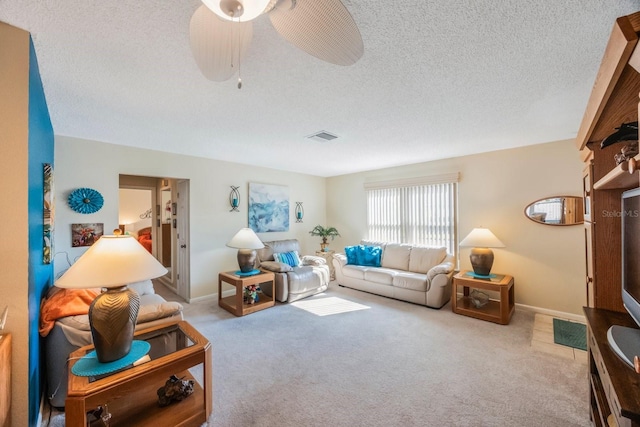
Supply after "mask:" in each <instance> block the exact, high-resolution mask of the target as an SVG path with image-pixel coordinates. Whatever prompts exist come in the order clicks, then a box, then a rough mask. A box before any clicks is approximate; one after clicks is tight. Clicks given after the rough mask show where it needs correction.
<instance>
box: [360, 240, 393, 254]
mask: <svg viewBox="0 0 640 427" xmlns="http://www.w3.org/2000/svg"><path fill="white" fill-rule="evenodd" d="M360 244H361V245H364V246H380V248H382V251H384V247H385V246H386V245H387V242H378V241H376V240H365V239H363V240H360Z"/></svg>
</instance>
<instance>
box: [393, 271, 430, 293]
mask: <svg viewBox="0 0 640 427" xmlns="http://www.w3.org/2000/svg"><path fill="white" fill-rule="evenodd" d="M393 286H396V287H398V288H404V289H411V290H412V291H420V292H426V291H428V290H429V287H428V282H427V275H426V274H421V273H412V272H410V271H407V272H404V271H399V272H397V273H396V275H395V276H394V277H393Z"/></svg>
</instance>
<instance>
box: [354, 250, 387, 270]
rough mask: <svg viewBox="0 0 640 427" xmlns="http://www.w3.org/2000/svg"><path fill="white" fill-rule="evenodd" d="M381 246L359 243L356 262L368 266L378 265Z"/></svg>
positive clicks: (380, 256) (380, 257)
mask: <svg viewBox="0 0 640 427" xmlns="http://www.w3.org/2000/svg"><path fill="white" fill-rule="evenodd" d="M381 259H382V248H381V247H380V246H363V245H360V247H359V250H358V264H359V265H367V266H370V267H380V261H381Z"/></svg>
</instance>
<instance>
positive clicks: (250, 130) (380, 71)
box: [0, 0, 640, 176]
mask: <svg viewBox="0 0 640 427" xmlns="http://www.w3.org/2000/svg"><path fill="white" fill-rule="evenodd" d="M299 1H313V0H299ZM344 4H345V6H346V7H347V8H348V9H349V11H350V12H351V14H352V16H353V18H354V20H355V22H356V23H357V24H358V26H359V28H360V32H361V34H362V38H363V40H364V55H363V57H362V58H361V59H360V61H359V62H357V63H356V64H355V65H353V66H349V67H342V66H337V65H332V64H328V63H324V62H322V61H320V60H318V59H316V58H314V57H312V56H310V55H308V54H306V53H304V52H302V51H300V50H298V49H297V48H295V47H294V46H291V45H289V44H288V42H286V41H285V40H284V39H282V38H281V37H280V36H278V34H277V33H276V32H275V30H274V29H273V27H272V26H271V23H270V21H269V19H268V18H267V17H259V18H258V19H257V20H256V21H255V24H254V36H253V41H252V44H251V46H250V48H249V51H248V53H247V57H246V59H244V60H243V62H242V81H243V86H242V89H241V90H238V89H237V87H236V81H235V79H231V80H229V81H226V82H222V83H217V82H211V81H209V80H207V79H205V78H204V77H203V76H202V74H201V73H200V71H199V70H198V67H197V65H196V63H195V61H194V60H193V57H192V55H191V50H190V47H189V20H190V18H191V15H192V14H193V13H194V11H195V10H196V9H197V8H198V7H199V5H200V2H199V1H197V0H184V1H161V0H121V1H115V0H114V1H97V0H55V1H54V0H0V21H3V22H6V23H8V24H11V25H14V26H16V27H19V28H23V29H25V30H28V31H30V32H31V34H32V36H33V40H34V45H35V49H36V53H37V55H38V62H39V66H40V72H41V75H42V80H43V84H44V90H45V94H46V97H47V102H48V105H49V111H50V114H51V120H52V123H53V129H54V132H55V133H56V135H65V136H73V137H77V138H85V139H91V140H97V141H103V142H108V143H113V144H120V145H128V146H134V147H141V148H148V149H154V150H161V151H167V152H172V153H181V154H188V155H195V156H201V157H208V158H214V159H220V160H226V161H231V162H237V163H245V164H252V165H259V166H265V167H271V168H276V169H283V170H289V171H295V172H302V173H309V174H314V175H319V176H334V175H340V174H345V173H351V172H358V171H364V170H370V169H378V168H383V167H388V166H396V165H404V164H410V163H417V162H423V161H428V160H435V159H441V158H447V157H455V156H460V155H465V154H472V153H479V152H486V151H493V150H499V149H504V148H510V147H517V146H524V145H531V144H538V143H544V142H550V141H556V140H563V139H569V138H574V137H575V135H576V133H577V130H578V127H579V125H580V121H581V119H582V114H583V112H584V109H585V106H586V103H587V99H588V97H589V93H590V91H591V87H592V85H593V82H594V80H595V76H596V73H597V70H598V66H599V64H600V60H601V58H602V54H603V52H604V48H605V45H606V42H607V40H608V37H609V34H610V32H611V28H612V26H613V23H614V21H615V18H616V17H618V16H622V15H628V14H630V13H633V12H635V11H637V10H640V1H639V0H618V1H605V0H563V1H558V0H541V1H538V2H523V1H521V0H511V1H496V0H474V1H471V0H468V1H460V0H453V1H440V0H417V1H407V0H399V1H393V2H390V1H388V0H344ZM320 130H325V131H328V132H331V133H334V134H336V135H338V136H339V138H338V139H335V140H333V141H330V142H319V141H314V140H309V139H307V138H305V137H306V136H308V135H311V134H313V133H315V132H317V131H320Z"/></svg>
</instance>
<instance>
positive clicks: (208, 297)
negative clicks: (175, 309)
mask: <svg viewBox="0 0 640 427" xmlns="http://www.w3.org/2000/svg"><path fill="white" fill-rule="evenodd" d="M235 294H236V291H235V290H233V289H229V290H227V291H224V292H223V293H222V298H226V297H230V296H231V295H235ZM214 299H218V293H217V292H216V293H215V294H209V295H204V296H201V297H196V298H191V299H189V301H188V302H189V304H191V303H192V302H200V301H209V300H214Z"/></svg>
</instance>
